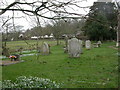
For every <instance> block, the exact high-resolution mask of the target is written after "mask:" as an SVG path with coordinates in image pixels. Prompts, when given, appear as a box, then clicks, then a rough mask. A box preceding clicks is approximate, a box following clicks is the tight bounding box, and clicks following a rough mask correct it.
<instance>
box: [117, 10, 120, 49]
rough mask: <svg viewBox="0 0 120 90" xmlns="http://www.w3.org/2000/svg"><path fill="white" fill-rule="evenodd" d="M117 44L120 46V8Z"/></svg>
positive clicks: (119, 12)
mask: <svg viewBox="0 0 120 90" xmlns="http://www.w3.org/2000/svg"><path fill="white" fill-rule="evenodd" d="M116 46H117V47H118V46H120V10H119V11H118V28H117V44H116Z"/></svg>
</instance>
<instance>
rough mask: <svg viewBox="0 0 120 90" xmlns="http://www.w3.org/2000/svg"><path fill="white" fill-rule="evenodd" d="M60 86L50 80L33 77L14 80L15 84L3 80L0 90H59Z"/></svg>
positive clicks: (21, 77)
mask: <svg viewBox="0 0 120 90" xmlns="http://www.w3.org/2000/svg"><path fill="white" fill-rule="evenodd" d="M59 87H60V84H57V83H56V82H55V81H51V80H50V79H44V78H39V77H33V76H29V77H26V76H20V77H18V78H16V81H15V82H12V81H11V80H4V81H3V82H2V88H59Z"/></svg>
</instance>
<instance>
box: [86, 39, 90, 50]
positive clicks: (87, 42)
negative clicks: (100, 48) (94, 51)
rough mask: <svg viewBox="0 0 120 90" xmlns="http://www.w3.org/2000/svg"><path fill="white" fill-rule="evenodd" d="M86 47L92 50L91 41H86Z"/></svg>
mask: <svg viewBox="0 0 120 90" xmlns="http://www.w3.org/2000/svg"><path fill="white" fill-rule="evenodd" d="M85 47H86V49H88V50H89V49H91V41H90V40H86V42H85Z"/></svg>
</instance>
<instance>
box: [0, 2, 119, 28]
mask: <svg viewBox="0 0 120 90" xmlns="http://www.w3.org/2000/svg"><path fill="white" fill-rule="evenodd" d="M5 1H6V2H5ZM14 1H15V0H1V1H0V8H4V7H5V6H4V5H3V4H2V3H1V2H4V3H5V4H8V5H9V4H10V3H12V2H14ZM20 1H22V0H20ZM23 1H24V0H23ZM28 1H29V2H30V1H32V0H28ZM33 1H35V0H33ZM96 1H97V0H86V1H83V2H81V3H79V6H82V7H85V6H92V5H93V3H94V2H96ZM119 1H120V0H119ZM74 9H75V12H77V13H79V14H83V15H85V14H87V13H88V12H89V9H80V8H74ZM12 14H13V12H10V11H8V12H6V13H4V14H3V15H2V16H0V17H3V16H6V17H8V16H10V17H11V16H12ZM48 15H49V14H47V16H48ZM15 16H17V17H21V16H23V17H25V16H26V15H25V14H23V13H22V12H15ZM32 20H33V21H34V18H31V19H30V18H29V17H27V18H19V19H18V18H17V19H15V24H16V25H22V26H24V29H25V30H26V29H28V28H31V27H33V26H35V25H34V23H33V22H32ZM44 23H47V20H42V19H41V24H44Z"/></svg>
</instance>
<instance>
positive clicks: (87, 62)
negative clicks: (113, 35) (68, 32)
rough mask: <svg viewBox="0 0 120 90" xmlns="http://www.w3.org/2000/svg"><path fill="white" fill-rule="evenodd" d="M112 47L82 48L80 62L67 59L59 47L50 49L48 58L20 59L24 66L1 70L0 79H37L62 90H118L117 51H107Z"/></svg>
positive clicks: (104, 45)
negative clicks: (0, 77)
mask: <svg viewBox="0 0 120 90" xmlns="http://www.w3.org/2000/svg"><path fill="white" fill-rule="evenodd" d="M51 44H52V43H51ZM114 44H115V43H113V42H112V43H110V42H107V43H104V44H103V45H102V47H100V48H93V49H91V50H86V49H85V48H84V49H83V54H82V55H81V56H80V58H69V57H68V54H65V53H64V50H63V46H62V45H60V46H52V47H51V52H52V53H51V54H50V55H48V56H41V55H40V56H39V59H37V57H36V56H35V55H34V56H26V57H22V60H25V62H22V63H18V64H14V65H10V66H3V67H2V79H3V80H7V79H10V80H15V78H17V77H19V76H21V75H24V76H37V77H41V78H49V79H51V80H53V81H57V82H58V83H63V85H62V86H61V87H62V88H115V87H118V78H117V77H118V71H117V66H118V56H117V55H116V53H117V50H114V49H112V48H108V46H111V45H114ZM11 45H12V44H11ZM104 83H105V84H104Z"/></svg>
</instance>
